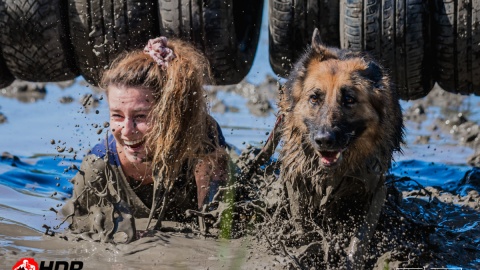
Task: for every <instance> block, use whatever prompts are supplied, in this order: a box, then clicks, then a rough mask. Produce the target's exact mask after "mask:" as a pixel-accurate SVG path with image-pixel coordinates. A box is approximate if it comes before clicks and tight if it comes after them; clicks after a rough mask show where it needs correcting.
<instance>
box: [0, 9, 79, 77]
mask: <svg viewBox="0 0 480 270" xmlns="http://www.w3.org/2000/svg"><path fill="white" fill-rule="evenodd" d="M64 2H65V1H62V0H22V1H16V0H2V1H0V48H1V50H2V54H3V58H4V60H5V64H6V66H7V67H8V70H9V71H10V73H11V74H12V75H13V76H14V77H15V78H17V79H21V80H26V81H37V82H52V81H65V80H71V79H73V78H75V77H76V76H78V69H77V67H76V65H75V61H74V60H73V57H72V56H73V53H72V47H71V44H70V43H69V39H68V31H67V30H66V27H65V26H66V22H67V19H68V18H67V17H66V16H65V12H62V11H64V10H66V5H65V3H64ZM1 76H2V77H3V76H4V75H3V71H2V75H1ZM6 77H7V81H8V79H9V76H8V75H6Z"/></svg>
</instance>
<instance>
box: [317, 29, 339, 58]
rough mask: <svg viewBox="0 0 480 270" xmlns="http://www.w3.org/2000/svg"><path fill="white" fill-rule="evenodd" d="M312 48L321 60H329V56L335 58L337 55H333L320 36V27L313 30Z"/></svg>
mask: <svg viewBox="0 0 480 270" xmlns="http://www.w3.org/2000/svg"><path fill="white" fill-rule="evenodd" d="M311 46H312V49H313V50H314V51H315V52H317V53H318V55H319V57H320V60H322V61H323V60H327V59H328V58H335V55H333V54H332V53H331V52H330V50H329V49H328V48H327V47H326V46H325V45H324V44H323V42H322V37H321V36H320V31H319V30H318V28H315V30H313V35H312V44H311Z"/></svg>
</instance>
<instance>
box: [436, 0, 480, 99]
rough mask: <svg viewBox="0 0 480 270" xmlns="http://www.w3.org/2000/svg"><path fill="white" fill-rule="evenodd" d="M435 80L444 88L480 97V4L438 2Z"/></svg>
mask: <svg viewBox="0 0 480 270" xmlns="http://www.w3.org/2000/svg"><path fill="white" fill-rule="evenodd" d="M433 10H434V16H433V17H434V24H432V26H433V33H434V34H433V36H434V44H435V53H436V55H435V58H434V59H435V67H436V72H435V74H436V76H435V79H436V81H437V82H438V84H439V85H440V87H442V88H443V89H445V90H447V91H449V92H452V93H460V94H475V95H480V1H478V0H470V1H457V0H435V1H434V7H433Z"/></svg>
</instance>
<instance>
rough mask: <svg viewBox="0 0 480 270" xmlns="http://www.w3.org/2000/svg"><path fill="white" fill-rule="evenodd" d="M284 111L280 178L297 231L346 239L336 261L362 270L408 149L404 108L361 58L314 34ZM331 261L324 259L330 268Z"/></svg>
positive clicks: (286, 91)
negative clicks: (394, 168)
mask: <svg viewBox="0 0 480 270" xmlns="http://www.w3.org/2000/svg"><path fill="white" fill-rule="evenodd" d="M279 107H280V113H281V114H283V117H284V122H283V130H282V141H283V147H282V150H281V154H280V161H281V170H280V171H281V176H280V177H281V180H282V181H283V183H284V185H285V187H286V191H287V194H288V198H289V204H290V214H291V217H292V219H294V220H295V222H294V224H295V228H296V230H297V231H298V233H300V234H302V233H307V232H308V231H309V230H312V229H313V228H314V227H315V228H318V227H319V228H322V229H323V230H324V231H328V232H334V233H337V234H341V235H343V236H346V235H348V237H349V240H348V242H349V243H348V244H347V245H344V246H345V248H343V249H342V252H339V254H340V255H338V254H337V257H339V258H340V259H341V257H342V254H343V257H344V258H347V260H346V264H347V266H348V268H353V269H358V268H361V267H362V265H363V260H364V258H363V256H364V251H365V245H366V244H367V242H368V241H369V239H370V238H371V236H372V234H373V231H374V229H375V227H376V224H377V221H378V217H379V214H380V211H381V207H382V206H383V203H384V199H385V196H386V191H385V186H384V179H385V178H384V174H385V173H386V171H387V170H388V168H389V166H390V164H391V161H392V155H393V153H394V152H395V151H400V145H401V143H402V141H403V121H402V113H401V108H400V105H399V100H398V98H397V94H396V92H395V90H394V89H393V88H392V87H391V86H390V81H389V78H388V76H387V74H386V72H385V70H384V69H383V68H382V67H381V66H380V65H379V64H377V63H376V62H375V61H373V60H372V59H370V58H369V57H368V56H367V55H364V54H362V53H358V52H352V51H349V50H341V49H338V48H330V47H326V46H325V45H323V44H322V42H321V40H320V35H319V33H318V30H315V32H314V34H313V38H312V43H311V46H310V47H309V48H307V51H306V53H305V54H304V55H303V57H301V59H300V60H299V61H298V62H297V63H296V65H295V66H294V69H293V70H292V72H291V75H290V77H289V78H288V81H287V83H286V84H285V87H284V88H283V91H282V93H281V96H280V101H279ZM332 245H333V244H332ZM340 246H341V245H340ZM334 253H335V252H334ZM337 253H338V252H337ZM332 256H335V255H334V254H332V252H329V251H328V250H327V251H325V254H324V257H325V258H324V259H325V260H331V257H332Z"/></svg>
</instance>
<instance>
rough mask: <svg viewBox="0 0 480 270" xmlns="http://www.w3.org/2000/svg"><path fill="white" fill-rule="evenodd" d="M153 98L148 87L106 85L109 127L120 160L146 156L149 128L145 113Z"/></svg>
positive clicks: (139, 161) (143, 158)
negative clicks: (146, 138) (146, 136)
mask: <svg viewBox="0 0 480 270" xmlns="http://www.w3.org/2000/svg"><path fill="white" fill-rule="evenodd" d="M152 102H153V97H152V92H151V91H150V90H148V89H144V88H136V87H123V86H109V87H108V104H109V109H110V128H111V130H112V134H113V136H114V137H115V140H116V141H117V151H118V154H119V156H120V160H121V161H122V163H123V162H125V161H129V162H131V163H141V162H144V161H145V160H146V157H147V156H146V148H145V134H146V133H147V131H148V129H149V123H148V121H147V117H148V114H149V112H150V109H151V107H152Z"/></svg>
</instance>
